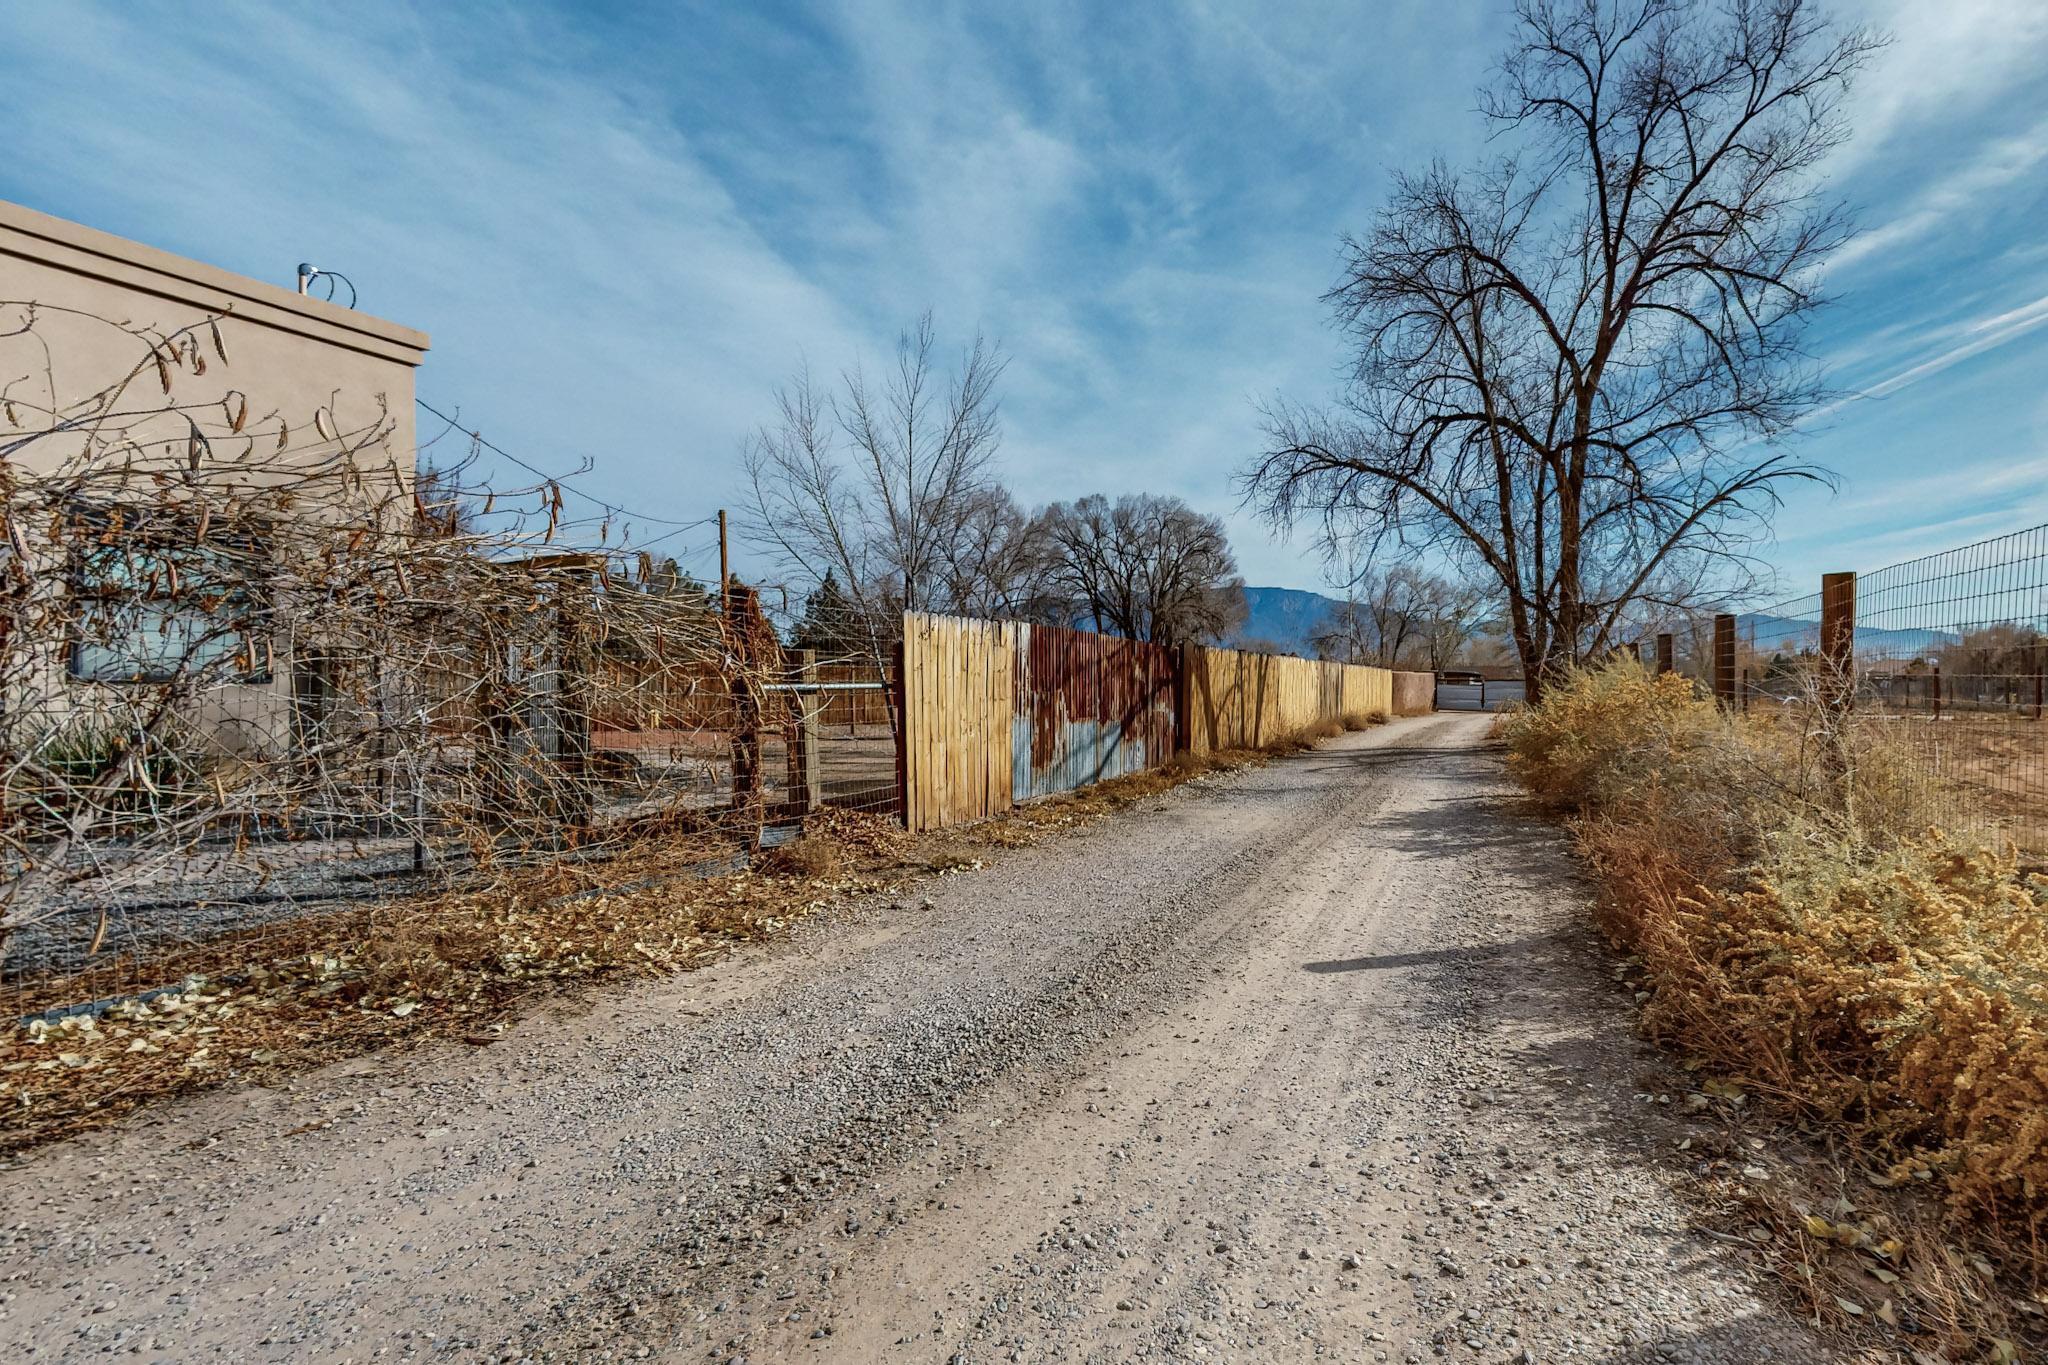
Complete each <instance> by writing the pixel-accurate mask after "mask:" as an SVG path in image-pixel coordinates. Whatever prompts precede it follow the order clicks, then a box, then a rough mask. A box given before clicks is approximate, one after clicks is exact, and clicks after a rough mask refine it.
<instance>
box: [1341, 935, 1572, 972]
mask: <svg viewBox="0 0 2048 1365" xmlns="http://www.w3.org/2000/svg"><path fill="white" fill-rule="evenodd" d="M1542 941H1543V940H1541V939H1537V938H1533V937H1532V938H1525V939H1516V940H1515V941H1514V942H1512V943H1487V944H1481V945H1478V946H1476V947H1469V948H1432V949H1429V950H1428V951H1426V952H1420V953H1381V954H1379V955H1378V956H1376V957H1345V958H1336V959H1333V960H1331V961H1328V962H1304V963H1302V964H1301V969H1302V970H1303V971H1305V972H1316V973H1319V974H1320V973H1329V972H1384V971H1390V970H1393V969H1396V968H1401V967H1448V966H1457V965H1461V964H1466V963H1472V962H1479V961H1482V960H1484V959H1486V958H1493V957H1501V956H1503V955H1506V954H1509V953H1515V954H1526V953H1528V952H1530V951H1531V950H1533V949H1534V948H1535V947H1536V946H1537V945H1538V944H1539V943H1541V942H1542Z"/></svg>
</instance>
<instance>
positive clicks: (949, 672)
mask: <svg viewBox="0 0 2048 1365" xmlns="http://www.w3.org/2000/svg"><path fill="white" fill-rule="evenodd" d="M1017 631H1018V627H1017V626H1015V625H1013V624H1011V623H1009V622H1004V621H969V620H963V619H961V618H958V617H951V616H931V615H927V614H925V613H923V612H907V613H905V615H904V617H903V680H902V687H903V722H904V723H903V735H902V740H901V743H902V746H903V822H904V823H905V824H906V825H908V826H909V827H910V828H911V829H914V830H925V829H940V828H942V827H944V826H946V825H957V824H961V823H963V822H965V821H968V820H978V819H981V818H983V817H984V816H989V815H994V814H997V813H998V812H1000V811H1005V810H1008V809H1009V808H1010V804H1011V797H1010V715H1011V712H1012V710H1013V709H1014V703H1013V696H1014V694H1013V691H1012V674H1013V670H1014V660H1015V656H1016V637H1017Z"/></svg>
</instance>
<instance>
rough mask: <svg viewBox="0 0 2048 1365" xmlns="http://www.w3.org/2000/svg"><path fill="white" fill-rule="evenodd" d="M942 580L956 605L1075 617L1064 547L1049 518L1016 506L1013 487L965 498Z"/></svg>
mask: <svg viewBox="0 0 2048 1365" xmlns="http://www.w3.org/2000/svg"><path fill="white" fill-rule="evenodd" d="M944 554H945V568H944V571H943V578H944V583H945V597H946V600H947V602H948V603H949V604H950V606H951V609H953V610H956V611H958V612H960V613H962V614H963V615H967V616H980V617H987V618H991V619H996V620H1023V621H1039V620H1061V619H1065V618H1067V617H1069V616H1071V612H1070V611H1069V610H1068V609H1067V604H1066V599H1065V598H1064V597H1063V595H1062V594H1061V591H1060V588H1059V583H1058V573H1059V564H1060V558H1059V547H1058V546H1056V545H1054V544H1053V543H1052V541H1051V539H1050V538H1049V537H1048V536H1047V534H1046V526H1045V522H1044V521H1043V519H1041V518H1037V517H1033V516H1031V515H1029V514H1028V513H1026V512H1025V511H1024V509H1023V508H1022V507H1019V506H1018V505H1017V500H1016V499H1015V498H1014V497H1012V496H1011V495H1010V493H1009V490H1007V489H1004V488H997V487H989V488H985V489H982V490H981V491H980V492H977V493H975V494H974V495H973V496H971V497H969V498H966V499H963V500H962V501H961V504H960V506H959V508H958V517H957V532H956V534H954V535H951V536H949V537H947V538H946V542H945V549H944Z"/></svg>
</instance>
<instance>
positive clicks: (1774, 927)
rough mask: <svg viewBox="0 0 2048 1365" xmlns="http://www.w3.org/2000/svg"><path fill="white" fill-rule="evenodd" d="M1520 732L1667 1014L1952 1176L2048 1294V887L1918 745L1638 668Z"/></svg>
mask: <svg viewBox="0 0 2048 1365" xmlns="http://www.w3.org/2000/svg"><path fill="white" fill-rule="evenodd" d="M1501 730H1502V735H1503V738H1504V739H1505V740H1506V742H1507V744H1508V748H1509V758H1508V763H1509V767H1510V769H1511V770H1512V771H1513V772H1514V774H1515V775H1516V776H1517V777H1518V778H1520V779H1521V780H1522V781H1523V782H1524V783H1525V784H1527V786H1528V787H1529V789H1530V791H1531V792H1532V793H1533V794H1534V795H1535V796H1536V798H1537V799H1538V800H1539V801H1540V802H1541V803H1542V804H1543V805H1545V806H1546V807H1547V808H1549V809H1551V810H1552V811H1555V812H1560V813H1565V814H1568V815H1569V816H1570V817H1571V818H1572V826H1573V829H1574V831H1575V833H1576V834H1577V836H1578V840H1579V845H1580V848H1581V849H1582V851H1583V852H1584V853H1585V854H1586V856H1587V857H1588V859H1589V861H1590V862H1591V864H1592V865H1593V867H1594V869H1595V870H1596V872H1597V873H1598V875H1599V878H1600V882H1601V886H1602V895H1601V897H1600V900H1599V904H1598V912H1597V913H1598V915H1599V917H1600V922H1601V927H1602V928H1603V930H1604V931H1605V932H1606V933H1607V934H1608V935H1609V936H1610V938H1612V939H1613V940H1614V941H1615V942H1616V943H1617V944H1618V945H1620V946H1621V947H1623V948H1624V949H1625V950H1626V951H1628V952H1631V953H1633V954H1634V955H1635V956H1636V958H1637V959H1639V961H1640V963H1641V970H1642V976H1643V980H1642V983H1641V984H1642V986H1643V988H1644V989H1645V990H1647V992H1648V999H1647V1002H1646V1003H1645V1005H1644V1011H1643V1022H1644V1026H1645V1028H1646V1030H1647V1031H1648V1032H1649V1033H1651V1034H1652V1035H1653V1036H1655V1037H1657V1038H1659V1039H1660V1040H1662V1041H1665V1042H1667V1043H1670V1044H1672V1045H1674V1046H1676V1047H1678V1048H1680V1049H1682V1050H1684V1051H1685V1052H1687V1053H1689V1054H1691V1055H1693V1056H1695V1057H1698V1058H1701V1059H1703V1060H1704V1061H1705V1062H1706V1063H1707V1064H1709V1065H1710V1066H1712V1067H1714V1068H1716V1069H1718V1070H1720V1071H1722V1072H1724V1073H1733V1074H1734V1075H1736V1076H1738V1077H1740V1078H1742V1080H1743V1081H1745V1082H1747V1084H1748V1086H1749V1087H1750V1088H1751V1089H1753V1090H1754V1091H1756V1092H1758V1093H1759V1094H1760V1095H1761V1096H1762V1097H1764V1098H1766V1099H1768V1100H1772V1101H1775V1102H1777V1103H1778V1104H1780V1105H1782V1106H1784V1107H1786V1108H1788V1109H1790V1110H1792V1111H1795V1112H1797V1113H1799V1114H1801V1115H1803V1116H1806V1117H1808V1118H1818V1119H1820V1120H1822V1121H1824V1122H1825V1123H1826V1124H1827V1126H1828V1128H1829V1131H1830V1132H1831V1133H1832V1134H1833V1135H1834V1136H1835V1137H1836V1138H1838V1139H1841V1140H1843V1141H1845V1142H1846V1143H1847V1144H1848V1145H1849V1147H1850V1149H1851V1150H1852V1152H1854V1153H1855V1154H1856V1155H1857V1156H1858V1157H1859V1158H1860V1159H1861V1160H1862V1161H1864V1162H1865V1163H1867V1165H1868V1167H1869V1169H1870V1170H1871V1172H1872V1173H1873V1177H1874V1183H1879V1184H1888V1183H1897V1182H1901V1181H1913V1182H1916V1183H1917V1182H1926V1184H1927V1185H1928V1187H1929V1188H1930V1190H1937V1191H1939V1192H1940V1193H1941V1194H1942V1195H1943V1197H1944V1198H1945V1200H1946V1201H1947V1205H1948V1209H1949V1212H1950V1217H1951V1219H1952V1222H1951V1226H1952V1228H1954V1229H1956V1230H1968V1229H1974V1230H1975V1231H1976V1232H1977V1233H1979V1234H1983V1235H1985V1236H1987V1237H1989V1238H1991V1239H1993V1240H1995V1241H1997V1242H1998V1243H1999V1244H2000V1245H2001V1246H2002V1249H2003V1253H2004V1254H2003V1255H2002V1256H2000V1257H1994V1259H2000V1260H2003V1261H2004V1262H2005V1263H2006V1264H2007V1265H2008V1266H2009V1267H2011V1268H2013V1269H2015V1270H2017V1271H2019V1272H2020V1273H2021V1274H2022V1275H2023V1276H2024V1277H2025V1278H2027V1279H2029V1280H2030V1281H2031V1287H2032V1288H2034V1289H2035V1290H2037V1291H2038V1290H2039V1288H2040V1287H2041V1284H2042V1281H2043V1270H2044V1268H2048V1262H2044V1259H2043V1257H2042V1256H2041V1254H2040V1252H2039V1250H2038V1248H2039V1245H2040V1239H2041V1236H2042V1234H2043V1233H2044V1232H2048V882H2044V881H2043V880H2041V879H2039V878H2035V877H2030V876H2026V875H2023V874H2022V872H2021V870H2020V868H2019V865H2018V863H2017V861H2016V858H2015V856H2014V855H2013V853H2011V852H2010V851H1999V850H1994V849H1989V848H1985V847H1983V846H1981V845H1980V844H1977V843H1972V842H1968V841H1962V840H1957V839H1955V838H1952V837H1949V836H1946V835H1944V834H1942V833H1940V832H1939V831H1934V830H1929V829H1928V828H1927V827H1926V825H1925V824H1924V816H1925V811H1926V807H1925V805H1924V804H1923V803H1924V800H1925V782H1924V780H1923V779H1922V778H1921V777H1920V776H1919V775H1917V774H1916V773H1915V772H1914V771H1913V768H1912V764H1911V762H1910V758H1909V756H1905V755H1902V754H1900V753H1898V752H1897V751H1896V750H1895V749H1894V748H1892V747H1891V745H1890V744H1889V742H1888V741H1887V739H1886V738H1885V737H1884V735H1883V734H1882V733H1881V728H1880V727H1874V726H1873V727H1869V730H1868V732H1867V733H1866V732H1862V731H1859V730H1858V729H1857V728H1856V727H1854V726H1853V725H1850V724H1847V723H1846V722H1844V720H1843V719H1842V718H1841V717H1839V716H1830V715H1827V714H1826V713H1824V712H1823V711H1820V710H1818V709H1809V710H1808V711H1807V712H1806V713H1804V714H1802V715H1798V716H1792V717H1787V716H1785V715H1778V714H1774V715H1771V716H1768V717H1763V718H1760V719H1759V720H1758V721H1756V722H1748V723H1746V722H1742V721H1738V720H1736V719H1733V718H1731V717H1728V716H1727V715H1725V714H1724V713H1723V712H1722V711H1721V709H1720V708H1719V707H1717V706H1716V705H1715V704H1714V703H1712V702H1711V701H1708V700H1705V699H1702V698H1699V697H1697V696H1695V695H1694V693H1693V690H1692V687H1691V684H1690V683H1689V682H1687V681H1686V680H1684V679H1682V678H1678V677H1676V676H1674V675H1669V674H1667V675H1664V676H1662V677H1658V676H1655V675H1651V674H1648V673H1646V672H1644V671H1643V670H1642V669H1641V668H1640V667H1638V666H1635V665H1633V664H1630V663H1626V662H1624V663H1620V664H1617V665H1611V666H1608V667H1603V668H1599V669H1595V670H1589V671H1586V672H1583V673H1580V674H1578V675H1576V676H1574V677H1572V678H1571V679H1569V680H1567V681H1566V682H1564V683H1562V684H1560V685H1559V686H1557V687H1555V688H1553V689H1551V690H1550V691H1549V692H1548V693H1547V694H1546V695H1545V697H1544V699H1543V701H1542V702H1541V704H1539V705H1537V706H1535V707H1532V708H1530V709H1528V710H1525V711H1522V712H1520V713H1518V714H1516V715H1514V716H1511V717H1509V718H1508V719H1507V720H1506V721H1504V722H1503V724H1502V727H1501ZM1980 1244H1982V1245H1990V1244H1991V1243H1990V1242H1989V1241H1986V1242H1983V1243H1980Z"/></svg>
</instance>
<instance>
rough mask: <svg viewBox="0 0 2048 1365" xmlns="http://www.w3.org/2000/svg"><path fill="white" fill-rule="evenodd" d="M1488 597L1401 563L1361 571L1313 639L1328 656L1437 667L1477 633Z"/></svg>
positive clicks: (1386, 664) (1384, 664)
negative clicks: (1389, 567)
mask: <svg viewBox="0 0 2048 1365" xmlns="http://www.w3.org/2000/svg"><path fill="white" fill-rule="evenodd" d="M1484 602H1485V597H1484V594H1482V593H1481V592H1480V591H1479V590H1478V589H1476V588H1474V587H1472V586H1470V585H1469V584H1464V583H1459V582H1455V581H1453V580H1451V579H1447V578H1443V577H1440V576H1438V575H1436V574H1432V573H1429V572H1427V571H1425V570H1423V569H1420V568H1417V567H1415V566H1414V565H1411V564H1399V565H1396V566H1394V567H1393V568H1391V569H1387V570H1385V571H1384V572H1367V573H1363V574H1360V575H1358V576H1357V577H1356V578H1355V579H1354V580H1353V581H1352V583H1351V586H1350V589H1349V592H1348V594H1347V596H1346V598H1345V600H1344V601H1343V602H1342V603H1340V604H1339V605H1338V607H1337V609H1336V610H1335V611H1333V612H1332V613H1331V615H1330V619H1329V621H1328V622H1327V623H1326V624H1325V625H1324V627H1323V629H1322V630H1320V631H1318V632H1317V634H1316V639H1315V643H1316V646H1317V649H1318V651H1319V652H1321V653H1322V654H1324V655H1325V656H1327V657H1330V658H1337V659H1343V660H1346V661H1347V662H1351V663H1374V664H1379V665H1380V666H1382V667H1385V668H1401V667H1416V666H1420V667H1424V668H1427V669H1429V670H1431V671H1432V672H1433V671H1435V670H1438V669H1441V668H1444V667H1446V666H1448V665H1449V664H1450V662H1451V661H1452V660H1453V659H1455V658H1456V657H1457V656H1458V653H1459V651H1461V650H1462V649H1463V648H1464V646H1465V645H1466V643H1467V642H1468V641H1470V640H1471V639H1472V637H1473V636H1474V635H1476V634H1477V633H1478V632H1479V629H1480V625H1481V621H1482V612H1481V609H1482V607H1483V605H1484Z"/></svg>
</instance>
